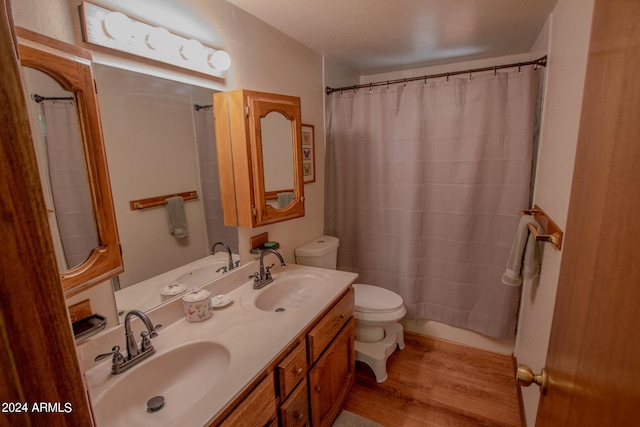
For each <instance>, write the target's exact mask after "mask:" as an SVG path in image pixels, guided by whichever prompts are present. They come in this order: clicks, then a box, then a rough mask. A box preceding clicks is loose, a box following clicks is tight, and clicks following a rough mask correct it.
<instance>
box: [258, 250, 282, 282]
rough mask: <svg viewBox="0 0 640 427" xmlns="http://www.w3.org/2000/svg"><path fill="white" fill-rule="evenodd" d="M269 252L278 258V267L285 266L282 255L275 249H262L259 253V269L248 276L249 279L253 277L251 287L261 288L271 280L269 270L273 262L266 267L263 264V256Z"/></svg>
mask: <svg viewBox="0 0 640 427" xmlns="http://www.w3.org/2000/svg"><path fill="white" fill-rule="evenodd" d="M269 252H271V253H272V254H274V255H275V256H277V257H278V259H279V260H280V267H284V266H286V264H285V263H284V259H282V255H280V254H279V253H278V251H276V250H275V249H265V250H264V251H262V252H261V253H260V271H259V272H255V273H253V276H249V278H250V279H253V289H262V288H264V287H265V286H267V285H268V284H269V283H271V282H273V277H271V271H270V270H271V267H273V266H274V265H275V264H271V265H270V266H268V267H265V266H264V256H265V255H266V254H267V253H269Z"/></svg>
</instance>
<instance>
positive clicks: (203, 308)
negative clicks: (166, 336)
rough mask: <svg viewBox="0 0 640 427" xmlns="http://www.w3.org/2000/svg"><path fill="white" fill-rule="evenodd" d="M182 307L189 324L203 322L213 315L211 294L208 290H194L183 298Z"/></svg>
mask: <svg viewBox="0 0 640 427" xmlns="http://www.w3.org/2000/svg"><path fill="white" fill-rule="evenodd" d="M182 305H183V307H184V314H185V317H186V319H187V321H189V322H202V321H203V320H207V319H208V318H210V317H211V316H212V315H213V306H212V305H211V292H209V291H207V290H206V289H197V288H196V289H192V290H191V291H189V293H187V294H186V295H185V296H184V297H183V298H182Z"/></svg>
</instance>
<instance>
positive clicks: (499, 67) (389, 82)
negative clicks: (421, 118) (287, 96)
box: [326, 55, 547, 95]
mask: <svg viewBox="0 0 640 427" xmlns="http://www.w3.org/2000/svg"><path fill="white" fill-rule="evenodd" d="M527 65H533V66H535V67H537V66H541V67H546V66H547V56H546V55H545V56H543V57H542V58H538V59H536V60H534V61H527V62H516V63H513V64H505V65H494V66H493V67H483V68H471V69H469V70H463V71H451V72H448V73H438V74H429V75H425V76H420V77H405V78H403V79H394V80H386V81H380V82H375V83H366V84H359V85H353V86H343V87H337V88H332V87H329V86H327V89H326V91H327V95H331V94H332V93H333V92H342V91H343V90H353V91H354V92H356V91H357V90H358V89H362V88H372V87H374V86H384V85H387V86H389V85H392V84H399V83H405V84H406V83H408V82H414V81H418V80H424V81H425V83H426V81H427V79H435V78H440V77H446V78H447V79H449V77H450V76H457V75H460V74H469V75H470V76H471V74H474V73H481V72H485V71H493V72H494V73H496V72H497V71H498V70H502V69H504V68H516V67H517V68H521V67H524V66H527Z"/></svg>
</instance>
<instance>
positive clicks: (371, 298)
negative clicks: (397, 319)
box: [353, 283, 403, 313]
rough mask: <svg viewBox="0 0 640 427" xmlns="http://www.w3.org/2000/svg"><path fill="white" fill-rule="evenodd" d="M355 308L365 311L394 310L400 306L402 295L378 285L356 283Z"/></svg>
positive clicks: (354, 286) (381, 311)
mask: <svg viewBox="0 0 640 427" xmlns="http://www.w3.org/2000/svg"><path fill="white" fill-rule="evenodd" d="M353 288H354V289H355V293H356V295H355V309H356V310H357V311H361V312H367V313H372V312H375V313H384V312H389V311H396V310H398V309H400V308H401V307H402V304H403V302H402V297H401V296H400V295H398V294H396V293H395V292H392V291H390V290H388V289H384V288H381V287H379V286H372V285H363V284H359V283H356V284H355V285H353Z"/></svg>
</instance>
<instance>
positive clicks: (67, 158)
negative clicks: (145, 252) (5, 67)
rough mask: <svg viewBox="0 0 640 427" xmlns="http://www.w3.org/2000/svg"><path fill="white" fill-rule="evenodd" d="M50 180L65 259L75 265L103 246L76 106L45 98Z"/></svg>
mask: <svg viewBox="0 0 640 427" xmlns="http://www.w3.org/2000/svg"><path fill="white" fill-rule="evenodd" d="M41 105H42V115H43V121H44V125H43V126H42V128H43V133H44V134H45V139H44V140H45V143H46V153H47V163H48V171H49V182H50V185H51V194H52V198H53V206H54V212H53V214H54V215H55V219H56V222H57V225H58V230H59V232H60V240H61V242H62V247H63V250H64V259H65V263H64V265H63V266H62V268H64V269H67V268H72V267H75V266H77V265H79V264H81V263H82V262H83V261H84V260H86V259H87V258H88V257H89V254H90V253H91V251H92V250H93V248H95V247H97V246H99V244H98V240H97V234H96V233H97V232H96V230H97V228H96V224H95V218H94V214H93V205H92V203H91V193H90V191H89V181H88V177H87V168H86V166H85V159H84V150H83V146H82V141H81V139H80V127H79V124H78V118H77V112H76V108H75V106H74V104H73V102H71V101H42V103H41Z"/></svg>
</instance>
